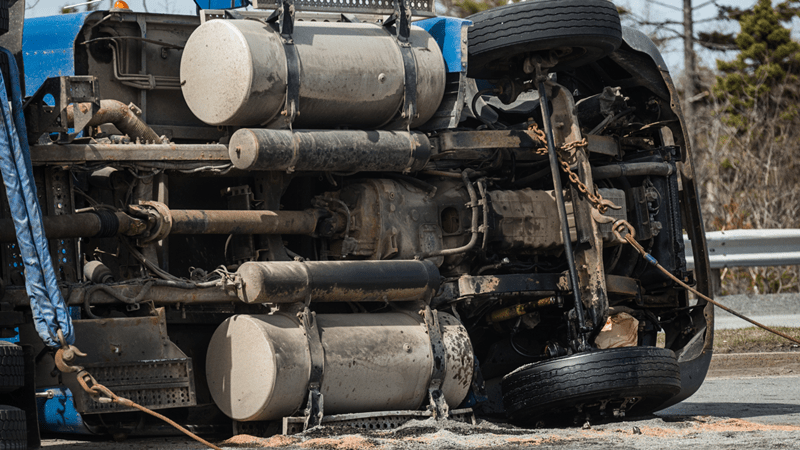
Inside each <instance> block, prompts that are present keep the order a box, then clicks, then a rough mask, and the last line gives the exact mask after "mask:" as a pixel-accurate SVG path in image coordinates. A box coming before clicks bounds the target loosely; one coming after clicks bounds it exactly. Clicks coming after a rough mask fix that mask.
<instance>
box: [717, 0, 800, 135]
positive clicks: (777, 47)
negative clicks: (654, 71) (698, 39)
mask: <svg viewBox="0 0 800 450" xmlns="http://www.w3.org/2000/svg"><path fill="white" fill-rule="evenodd" d="M798 12H800V0H789V1H785V2H782V3H780V4H778V5H776V6H775V7H774V8H773V6H772V4H771V1H770V0H759V2H758V3H757V4H756V5H755V7H754V8H753V11H734V12H733V13H732V14H731V15H732V16H733V17H735V18H736V19H737V20H738V21H739V24H740V25H741V32H740V33H739V35H738V36H736V39H735V43H736V46H737V47H738V49H739V51H740V53H739V55H737V57H736V59H735V60H733V61H730V62H726V61H719V60H718V61H717V68H718V69H719V71H720V72H722V75H720V76H718V77H717V82H716V85H715V86H714V89H713V92H714V94H715V96H716V97H717V98H718V99H720V100H723V101H725V100H727V102H728V104H729V106H728V107H727V109H726V111H725V112H726V117H725V118H724V119H725V121H726V122H727V123H728V124H729V125H732V126H735V127H736V128H737V129H740V130H741V129H742V128H743V127H746V123H748V121H747V120H746V118H747V116H748V115H750V114H752V112H753V111H754V109H755V108H756V107H758V108H759V109H761V108H766V111H768V112H773V111H776V110H781V109H782V110H783V111H782V112H781V118H783V119H784V120H787V121H789V120H793V119H795V118H797V115H798V112H799V111H798V107H797V102H798V100H800V98H799V97H800V90H799V89H798V87H800V78H798V75H799V74H800V44H798V43H797V42H795V41H793V40H792V38H791V33H790V30H789V29H787V28H786V27H785V26H784V25H783V23H784V22H787V21H790V20H791V19H792V17H794V16H797V15H798ZM763 112H764V111H763V110H762V113H763Z"/></svg>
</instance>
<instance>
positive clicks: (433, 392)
mask: <svg viewBox="0 0 800 450" xmlns="http://www.w3.org/2000/svg"><path fill="white" fill-rule="evenodd" d="M423 316H424V318H425V327H426V328H427V330H428V338H429V339H430V341H431V354H432V356H433V371H432V373H431V381H430V382H429V383H428V396H429V399H430V406H431V408H432V409H433V415H434V418H436V419H444V418H447V416H448V415H449V409H450V408H449V407H448V406H447V401H446V400H445V398H444V394H443V393H442V383H443V382H444V377H445V374H446V370H447V364H446V358H447V353H446V351H445V348H444V342H442V332H441V329H440V328H439V318H438V314H437V311H436V310H431V308H430V307H427V306H426V307H425V312H424V314H423Z"/></svg>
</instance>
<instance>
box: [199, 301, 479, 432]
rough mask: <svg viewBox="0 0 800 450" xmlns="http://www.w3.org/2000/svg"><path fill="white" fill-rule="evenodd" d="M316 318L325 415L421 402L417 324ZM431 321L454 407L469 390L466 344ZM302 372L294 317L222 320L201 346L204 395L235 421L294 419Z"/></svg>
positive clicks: (424, 383)
mask: <svg viewBox="0 0 800 450" xmlns="http://www.w3.org/2000/svg"><path fill="white" fill-rule="evenodd" d="M316 317H317V327H318V329H319V333H320V340H321V342H322V347H323V351H324V354H325V356H324V371H323V378H322V385H321V388H320V392H321V393H322V395H323V398H324V411H325V414H345V413H354V412H369V411H391V410H415V409H418V408H419V407H420V406H421V405H422V403H423V402H424V401H425V400H426V396H427V393H428V391H427V390H428V384H429V382H430V379H431V374H432V370H433V357H432V351H431V344H430V339H429V338H428V333H427V329H426V327H425V325H424V323H423V322H422V320H421V318H420V319H418V318H417V317H415V316H414V315H413V314H405V313H400V312H397V313H381V314H318V315H317V316H316ZM438 318H439V325H440V329H441V332H442V342H443V344H444V347H445V351H446V357H445V368H446V369H445V370H446V371H445V379H444V382H443V383H442V393H443V394H444V397H445V400H446V401H447V403H448V404H449V405H450V406H451V407H455V406H457V405H458V404H459V403H461V401H462V400H463V399H464V397H466V395H467V391H468V390H469V387H470V385H471V383H472V371H473V352H472V345H471V343H470V341H469V337H468V335H467V331H466V329H465V328H464V327H463V325H461V323H459V322H458V320H457V319H456V318H455V317H453V316H451V315H449V314H445V313H441V312H440V313H438ZM310 373H311V360H310V356H309V349H308V343H307V340H306V336H305V334H304V331H303V328H302V327H301V326H300V322H299V320H298V319H297V318H296V317H294V316H289V315H286V314H281V313H276V314H269V315H237V316H233V317H230V318H229V319H227V320H226V321H225V322H223V323H222V324H221V325H220V326H219V328H217V330H216V332H215V333H214V336H213V337H212V338H211V342H210V344H209V346H208V354H207V359H206V377H207V379H208V386H209V389H210V391H211V395H212V397H213V398H214V402H215V403H216V404H217V406H218V407H219V408H220V409H221V410H222V412H224V413H225V414H226V415H228V416H229V417H231V418H232V419H235V420H239V421H253V420H276V419H280V418H282V417H286V416H291V415H292V414H294V413H296V412H297V411H298V410H299V409H300V408H301V407H304V406H305V405H304V403H303V402H304V400H305V398H306V395H307V392H308V382H309V377H310Z"/></svg>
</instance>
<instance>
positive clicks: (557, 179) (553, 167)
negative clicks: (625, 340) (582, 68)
mask: <svg viewBox="0 0 800 450" xmlns="http://www.w3.org/2000/svg"><path fill="white" fill-rule="evenodd" d="M536 78H537V81H538V84H539V106H540V108H541V110H542V122H543V123H544V132H545V135H546V137H547V148H548V150H549V151H548V156H549V157H550V171H551V173H552V175H553V186H554V191H555V195H556V203H557V206H558V216H559V219H560V222H561V235H562V236H563V238H564V253H565V254H566V257H567V265H568V267H569V279H570V284H571V285H572V296H573V300H574V303H575V309H574V311H575V316H576V320H577V325H578V327H577V328H578V330H577V331H578V336H577V338H578V342H577V344H576V345H575V347H576V348H575V350H577V351H584V350H586V349H587V348H588V345H589V344H588V343H587V336H586V335H587V334H588V332H589V331H591V329H587V327H586V325H585V321H584V315H583V303H581V293H580V289H579V288H578V286H580V285H579V284H578V270H577V268H576V266H575V255H574V254H573V253H572V242H571V240H570V238H569V224H568V223H567V209H566V204H565V203H564V193H563V188H562V187H561V170H560V169H559V165H558V155H557V154H556V151H557V148H556V145H555V138H554V137H553V125H552V123H551V121H550V114H549V106H550V105H549V100H548V95H547V86H546V85H545V81H546V79H547V78H546V76H545V74H544V72H542V71H541V67H540V66H538V65H537V77H536Z"/></svg>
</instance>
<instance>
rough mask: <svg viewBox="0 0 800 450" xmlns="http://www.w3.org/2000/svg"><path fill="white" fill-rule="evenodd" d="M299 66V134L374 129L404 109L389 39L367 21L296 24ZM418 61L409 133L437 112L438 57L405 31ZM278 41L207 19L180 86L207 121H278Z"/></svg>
mask: <svg viewBox="0 0 800 450" xmlns="http://www.w3.org/2000/svg"><path fill="white" fill-rule="evenodd" d="M292 38H293V41H294V46H295V48H296V49H297V55H298V59H299V65H300V77H299V78H300V99H299V107H298V110H299V112H300V115H299V116H297V118H296V120H295V122H294V126H296V127H298V128H333V127H340V126H345V127H352V128H378V127H381V126H382V125H385V124H386V123H388V122H389V121H391V120H392V119H393V118H395V116H396V115H397V113H398V111H399V110H400V109H401V108H402V105H403V86H404V84H405V78H404V77H405V75H404V73H405V72H404V69H403V57H402V54H401V53H400V49H399V47H398V45H397V42H396V40H395V38H393V37H392V36H391V35H389V33H388V32H387V31H386V30H385V29H384V28H383V27H381V26H379V25H376V24H369V23H326V22H296V23H295V25H294V33H293V34H292ZM410 42H411V48H412V50H413V54H414V58H415V60H416V65H417V69H416V72H417V76H416V84H417V92H416V99H417V112H418V113H419V117H417V118H416V119H414V121H413V122H412V127H415V126H418V125H421V124H423V123H425V122H426V121H427V120H428V119H430V118H431V116H432V115H433V114H434V113H435V112H436V109H437V108H438V107H439V103H440V102H441V100H442V96H443V95H444V84H445V67H444V58H443V57H442V53H441V50H440V49H439V46H438V45H437V44H436V41H434V39H433V38H432V37H431V36H430V35H429V34H428V33H427V32H425V31H424V30H422V29H421V28H418V27H411V38H410ZM287 77H288V75H287V63H286V53H285V51H284V47H283V43H282V40H281V37H280V35H279V34H278V32H277V31H275V30H274V29H273V28H272V27H270V26H268V25H265V24H264V23H262V22H258V21H255V20H211V21H208V22H206V23H204V24H203V25H201V26H199V27H198V28H197V29H196V30H195V31H194V32H193V33H192V35H191V36H190V37H189V40H188V41H187V42H186V47H185V48H184V51H183V56H182V58H181V71H180V80H181V89H182V90H183V95H184V98H185V99H186V103H187V104H188V105H189V108H190V109H191V110H192V112H193V113H194V114H195V115H196V116H197V117H198V118H199V119H200V120H202V121H203V122H205V123H207V124H209V125H232V126H261V125H265V124H268V123H270V122H272V121H274V120H276V119H278V118H280V115H279V114H280V112H281V111H282V110H283V109H284V103H285V99H286V84H287Z"/></svg>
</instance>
